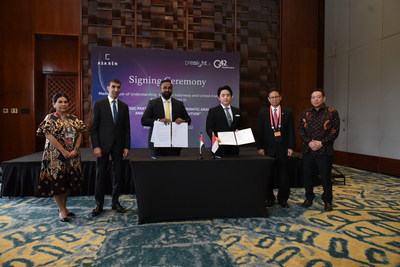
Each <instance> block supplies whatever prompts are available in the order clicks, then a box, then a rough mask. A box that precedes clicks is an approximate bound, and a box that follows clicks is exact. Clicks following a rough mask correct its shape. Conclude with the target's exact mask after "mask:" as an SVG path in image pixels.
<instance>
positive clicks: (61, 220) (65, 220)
mask: <svg viewBox="0 0 400 267" xmlns="http://www.w3.org/2000/svg"><path fill="white" fill-rule="evenodd" d="M69 221H71V219H70V218H68V217H65V218H62V219H60V222H69Z"/></svg>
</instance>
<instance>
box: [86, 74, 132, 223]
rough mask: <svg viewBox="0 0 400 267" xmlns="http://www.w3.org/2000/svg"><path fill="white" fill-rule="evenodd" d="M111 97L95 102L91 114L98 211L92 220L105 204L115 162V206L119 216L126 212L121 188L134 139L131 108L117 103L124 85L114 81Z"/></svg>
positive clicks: (113, 197) (113, 194)
mask: <svg viewBox="0 0 400 267" xmlns="http://www.w3.org/2000/svg"><path fill="white" fill-rule="evenodd" d="M107 90H108V96H107V97H106V98H103V99H100V100H98V101H96V103H94V105H93V110H92V124H91V127H90V137H91V142H92V148H93V153H94V155H95V156H96V158H97V160H96V187H95V199H96V207H95V209H94V210H93V211H92V216H97V215H100V213H101V212H102V211H103V204H104V187H105V182H106V175H107V169H108V165H109V161H110V159H109V158H110V155H111V160H112V204H111V207H112V209H113V210H116V211H117V212H120V213H124V212H125V211H126V210H125V209H124V208H123V207H122V206H121V204H120V203H119V200H118V199H119V194H120V188H121V178H122V177H121V176H122V160H123V159H124V158H126V157H127V156H128V154H129V149H130V142H131V135H130V122H129V108H128V105H127V104H125V103H124V102H122V101H121V100H119V99H118V96H119V94H120V92H121V82H120V81H119V80H117V79H112V80H110V81H109V82H108V86H107Z"/></svg>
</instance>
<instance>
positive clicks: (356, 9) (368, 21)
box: [339, 0, 382, 49]
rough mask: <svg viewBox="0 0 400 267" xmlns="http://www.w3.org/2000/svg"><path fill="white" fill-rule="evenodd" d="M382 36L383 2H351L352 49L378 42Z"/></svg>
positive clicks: (378, 0) (356, 0)
mask: <svg viewBox="0 0 400 267" xmlns="http://www.w3.org/2000/svg"><path fill="white" fill-rule="evenodd" d="M339 2H340V1H339ZM381 36H382V1H381V0H352V1H350V49H355V48H358V47H361V46H364V45H367V44H369V43H372V42H375V41H378V40H380V39H381Z"/></svg>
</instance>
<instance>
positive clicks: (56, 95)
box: [52, 92, 69, 103]
mask: <svg viewBox="0 0 400 267" xmlns="http://www.w3.org/2000/svg"><path fill="white" fill-rule="evenodd" d="M60 97H65V98H66V99H67V101H68V102H69V98H68V96H67V94H65V93H62V92H58V93H55V94H54V95H53V98H52V101H53V103H56V102H57V100H58V99H59V98H60Z"/></svg>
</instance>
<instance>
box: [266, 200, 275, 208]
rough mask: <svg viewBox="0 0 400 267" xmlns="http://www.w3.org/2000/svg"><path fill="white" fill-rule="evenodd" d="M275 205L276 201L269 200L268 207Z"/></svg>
mask: <svg viewBox="0 0 400 267" xmlns="http://www.w3.org/2000/svg"><path fill="white" fill-rule="evenodd" d="M274 204H275V200H267V207H272V206H274Z"/></svg>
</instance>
